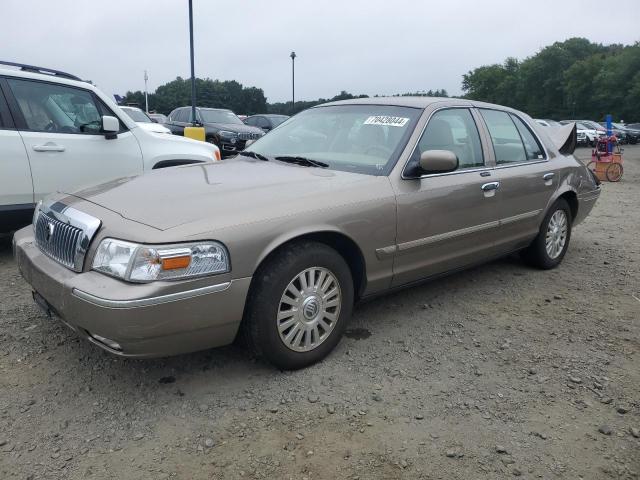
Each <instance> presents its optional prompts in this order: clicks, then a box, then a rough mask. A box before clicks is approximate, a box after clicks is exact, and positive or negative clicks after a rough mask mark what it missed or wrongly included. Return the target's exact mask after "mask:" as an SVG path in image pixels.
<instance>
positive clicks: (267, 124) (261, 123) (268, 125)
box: [257, 117, 271, 128]
mask: <svg viewBox="0 0 640 480" xmlns="http://www.w3.org/2000/svg"><path fill="white" fill-rule="evenodd" d="M257 124H258V127H260V128H271V123H270V122H269V120H267V119H266V118H264V117H258V121H257Z"/></svg>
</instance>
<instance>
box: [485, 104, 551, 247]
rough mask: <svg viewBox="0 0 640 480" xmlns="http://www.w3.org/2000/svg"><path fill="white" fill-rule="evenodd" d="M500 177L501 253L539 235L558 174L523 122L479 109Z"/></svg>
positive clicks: (495, 111) (525, 243)
mask: <svg viewBox="0 0 640 480" xmlns="http://www.w3.org/2000/svg"><path fill="white" fill-rule="evenodd" d="M479 111H480V114H481V116H482V118H483V119H484V122H485V124H486V127H487V130H488V131H489V134H490V137H491V142H492V145H493V150H494V153H495V161H496V173H497V175H498V176H499V177H500V191H501V194H502V201H501V202H500V207H499V209H500V236H499V246H500V248H501V250H502V251H509V250H514V249H516V248H519V247H523V246H526V245H527V244H528V243H529V242H530V241H531V239H532V238H533V237H535V235H536V234H537V232H538V229H539V227H540V224H541V222H542V218H543V217H544V214H545V212H546V209H547V207H548V204H549V202H550V200H551V197H552V196H553V192H554V191H555V189H556V188H557V185H558V181H559V175H560V172H559V171H557V169H556V168H554V166H553V164H552V162H550V161H549V158H548V154H547V152H546V151H545V149H544V148H543V146H542V143H541V142H540V141H539V140H538V138H537V137H536V136H535V134H534V133H533V129H531V128H530V127H529V126H528V125H527V124H526V122H525V121H524V120H523V119H521V118H520V117H519V116H517V115H514V114H513V113H510V112H505V111H501V110H492V109H480V110H479Z"/></svg>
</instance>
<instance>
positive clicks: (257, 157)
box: [238, 152, 269, 162]
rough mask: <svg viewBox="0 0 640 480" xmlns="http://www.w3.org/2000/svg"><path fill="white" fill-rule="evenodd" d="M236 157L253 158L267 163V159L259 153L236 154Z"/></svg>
mask: <svg viewBox="0 0 640 480" xmlns="http://www.w3.org/2000/svg"><path fill="white" fill-rule="evenodd" d="M238 155H242V156H243V157H251V158H255V159H256V160H262V161H263V162H268V161H269V158H267V157H265V156H264V155H262V154H260V153H256V152H238Z"/></svg>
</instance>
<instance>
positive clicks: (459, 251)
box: [14, 97, 600, 368]
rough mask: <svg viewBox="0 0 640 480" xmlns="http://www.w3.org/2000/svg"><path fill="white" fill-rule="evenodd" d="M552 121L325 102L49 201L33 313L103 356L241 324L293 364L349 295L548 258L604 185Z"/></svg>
mask: <svg viewBox="0 0 640 480" xmlns="http://www.w3.org/2000/svg"><path fill="white" fill-rule="evenodd" d="M546 130H549V129H546ZM556 133H557V134H556V135H555V136H556V138H555V139H554V140H552V139H551V138H550V136H548V135H547V133H545V131H543V129H541V128H538V127H537V126H536V124H535V123H534V122H533V121H532V120H531V118H529V117H528V116H527V115H525V114H523V113H521V112H518V111H514V110H511V109H508V108H504V107H500V106H496V105H489V104H483V103H479V102H470V101H465V100H457V99H437V98H410V97H397V98H388V99H381V98H375V99H360V100H352V101H344V102H335V103H331V104H326V105H322V106H319V107H315V108H312V109H309V110H307V111H305V112H302V113H300V114H298V115H296V116H295V117H293V118H291V119H289V120H287V121H286V122H284V123H283V124H281V125H280V126H278V127H277V128H275V129H274V130H273V131H272V132H270V133H269V135H266V136H264V137H263V138H261V139H260V140H258V141H257V142H255V143H254V144H252V145H251V146H250V147H249V148H247V150H246V151H245V152H242V153H241V154H240V155H238V156H237V157H235V158H233V159H229V160H226V161H224V162H218V163H214V164H207V165H193V166H185V167H177V168H172V169H166V170H161V171H157V172H154V173H152V174H150V175H147V176H144V177H137V178H125V179H121V180H118V181H114V182H112V183H109V184H105V185H101V186H98V187H95V188H92V189H88V190H85V191H81V192H77V193H69V194H58V195H57V196H55V197H53V198H50V199H49V200H47V201H45V202H44V203H43V204H41V205H39V207H38V208H37V211H36V214H35V216H34V221H33V226H30V227H27V228H25V229H23V230H21V231H19V232H17V233H16V235H15V239H14V242H15V254H16V258H17V263H18V266H19V268H20V271H21V272H22V274H23V276H24V277H25V279H26V280H27V281H28V282H29V283H30V284H31V285H32V287H33V290H34V298H35V299H36V301H37V302H38V303H39V304H40V305H41V306H42V307H43V308H44V309H45V310H46V311H48V312H51V313H53V314H55V315H57V316H59V317H60V318H61V319H62V321H63V322H64V323H65V324H66V325H68V326H69V327H70V328H72V329H73V330H75V331H76V332H77V333H78V334H79V335H81V336H82V337H84V338H86V339H88V340H89V341H91V342H93V343H94V344H96V345H98V346H100V347H102V348H104V349H105V350H108V351H110V352H112V353H114V354H118V355H123V356H131V357H151V356H161V355H170V354H177V353H182V352H189V351H195V350H198V349H205V348H210V347H215V346H220V345H225V344H228V343H231V342H232V341H234V339H236V337H241V338H243V339H244V340H245V341H246V343H247V344H248V345H249V346H250V348H251V349H252V351H254V352H256V353H258V354H260V355H262V356H264V357H266V358H267V359H268V360H270V361H271V362H272V363H274V364H275V365H277V366H278V367H281V368H300V367H304V366H306V365H309V364H311V363H313V362H316V361H318V360H320V359H321V358H323V357H324V356H326V355H327V354H328V353H329V352H330V351H331V350H332V349H333V348H334V347H335V346H336V344H337V343H338V342H339V341H340V337H341V335H342V333H343V331H344V329H345V327H346V325H347V322H348V320H349V316H350V315H351V311H352V308H353V306H354V303H356V302H357V301H359V300H360V299H363V298H366V297H370V296H372V295H378V294H381V293H384V292H386V291H389V290H391V289H395V288H400V287H406V286H410V285H412V284H414V283H416V282H420V281H422V280H425V279H428V278H430V277H434V276H436V275H441V274H443V273H447V272H451V271H455V270H459V269H462V268H465V267H468V266H470V265H474V264H478V263H481V262H486V261H488V260H491V259H494V258H496V257H500V256H502V255H506V254H509V253H511V252H515V251H521V252H522V254H523V258H524V259H525V260H526V261H527V262H529V263H530V264H532V265H535V266H537V267H540V268H544V269H548V268H553V267H555V266H557V265H558V264H559V263H560V262H561V261H562V258H563V257H564V255H565V253H566V251H567V248H568V246H569V239H570V237H571V230H572V227H573V226H575V225H576V224H577V223H579V222H581V221H582V220H583V219H584V218H585V217H586V216H587V214H588V213H589V211H590V210H591V208H592V207H593V205H594V203H595V201H596V199H597V198H598V196H599V194H600V187H599V184H598V182H597V180H596V179H595V178H594V176H593V175H592V174H591V173H590V172H589V171H588V170H587V169H586V168H585V167H584V166H583V165H582V164H581V163H580V162H578V161H577V160H576V159H575V158H574V157H573V156H572V152H573V147H574V146H575V129H573V128H572V127H571V126H570V127H567V128H566V129H565V131H558V132H556Z"/></svg>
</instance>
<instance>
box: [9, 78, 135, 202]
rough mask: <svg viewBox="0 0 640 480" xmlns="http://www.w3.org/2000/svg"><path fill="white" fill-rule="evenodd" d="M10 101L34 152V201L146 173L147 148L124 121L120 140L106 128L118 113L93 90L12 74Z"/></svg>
mask: <svg viewBox="0 0 640 480" xmlns="http://www.w3.org/2000/svg"><path fill="white" fill-rule="evenodd" d="M7 85H8V87H9V88H8V90H7V93H8V97H9V98H8V99H7V100H8V102H9V106H10V108H11V111H12V114H13V117H14V119H15V120H16V122H15V123H16V126H17V127H18V130H19V131H20V134H21V136H22V140H23V141H24V146H25V147H26V150H27V155H28V156H29V163H30V165H31V175H32V178H33V190H34V200H35V201H37V200H39V199H40V198H42V197H43V196H45V195H47V194H49V193H51V192H55V191H65V192H73V191H77V190H79V189H80V188H82V187H85V186H90V185H96V184H99V183H103V182H106V181H108V180H112V179H115V178H119V177H127V176H131V175H139V174H141V173H142V172H143V162H142V152H141V151H140V146H139V144H138V141H137V140H136V138H135V136H134V135H133V133H131V132H130V131H128V130H126V129H125V127H124V125H122V127H121V131H120V132H119V134H118V135H117V137H116V138H114V139H109V140H107V139H106V138H105V135H104V134H103V133H101V128H102V119H101V117H102V115H112V116H115V117H116V118H117V115H115V114H114V113H113V112H112V111H111V110H110V109H109V108H108V107H107V106H106V105H105V104H104V103H103V102H102V101H101V100H100V99H98V97H97V96H95V95H94V94H93V92H91V91H90V90H85V89H82V88H78V87H73V86H68V85H63V84H56V83H50V82H44V81H38V80H26V79H18V78H7Z"/></svg>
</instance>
